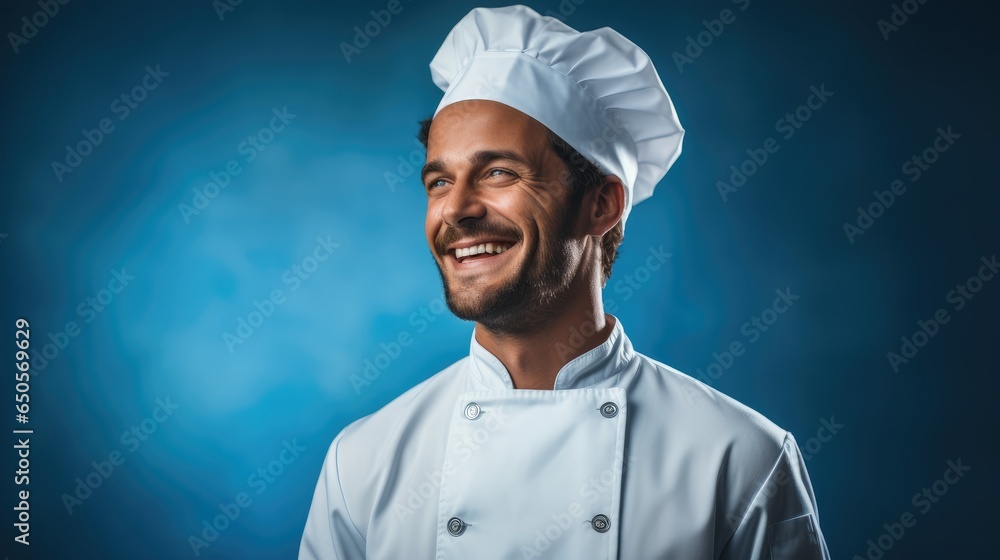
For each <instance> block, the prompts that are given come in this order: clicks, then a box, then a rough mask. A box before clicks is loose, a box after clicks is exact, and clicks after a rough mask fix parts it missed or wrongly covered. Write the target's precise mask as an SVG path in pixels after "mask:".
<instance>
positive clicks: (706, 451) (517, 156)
mask: <svg viewBox="0 0 1000 560" xmlns="http://www.w3.org/2000/svg"><path fill="white" fill-rule="evenodd" d="M430 66H431V74H432V76H433V79H434V82H435V83H436V84H437V85H438V86H439V87H440V88H441V89H442V90H443V91H444V97H443V98H442V100H441V102H440V104H439V105H438V107H437V110H436V111H435V113H434V115H433V117H432V118H431V119H428V120H427V121H425V122H424V123H423V128H422V131H421V140H422V141H424V142H425V143H426V145H427V163H426V165H425V166H424V168H423V170H422V178H423V184H424V187H425V190H426V193H427V216H426V228H425V229H426V236H427V241H428V244H429V246H430V249H431V254H432V255H433V257H434V259H435V261H436V263H437V266H438V268H439V270H440V273H441V278H442V281H443V284H444V291H445V296H446V301H447V304H448V307H449V309H450V310H451V311H452V312H453V313H454V314H455V315H456V316H458V317H460V318H463V319H467V320H470V321H474V322H475V328H474V330H473V334H472V340H471V343H470V349H469V355H468V356H466V357H464V358H462V359H460V360H459V361H457V362H455V363H454V364H453V365H451V366H450V367H448V368H447V369H445V370H444V371H441V372H439V373H437V374H435V375H433V376H430V377H429V378H428V379H427V380H426V381H424V382H422V383H420V384H419V385H417V386H416V387H414V388H412V389H410V390H409V391H407V392H406V393H404V394H403V395H401V396H400V397H398V398H396V399H395V400H394V401H392V402H390V403H389V404H387V405H386V406H385V407H383V408H382V409H381V410H379V411H378V412H375V413H374V414H372V415H370V416H367V417H365V418H362V419H360V420H357V421H356V422H354V423H352V424H350V425H349V426H347V427H346V428H344V430H343V431H341V432H340V434H339V435H337V437H336V438H335V439H334V440H333V443H332V445H331V446H330V450H329V453H328V454H327V456H326V460H325V462H324V463H323V467H322V470H321V472H320V475H319V481H318V483H317V485H316V491H315V495H314V497H313V502H312V507H311V509H310V511H309V515H308V518H307V520H306V525H305V531H304V534H303V536H302V542H301V547H300V552H299V557H300V558H303V559H313V558H317V559H319V558H322V559H334V558H336V559H340V560H355V559H362V558H367V559H393V560H400V559H406V560H432V559H434V560H445V559H448V560H451V559H455V560H468V559H477V560H489V559H498V560H499V559H521V558H558V559H568V560H590V559H594V560H596V559H602V560H608V559H610V560H613V559H621V560H645V559H677V560H715V559H725V560H735V559H775V560H778V559H788V560H791V559H794V560H812V559H826V558H829V553H828V551H827V548H826V544H825V541H824V539H823V534H822V532H821V530H820V526H819V516H818V511H817V507H816V500H815V497H814V496H813V491H812V486H811V484H810V481H809V476H808V474H807V473H806V468H805V465H804V463H803V459H802V455H801V453H800V452H799V448H798V445H797V444H796V441H795V439H794V438H793V437H792V435H791V434H790V433H789V432H787V431H785V430H783V429H781V428H779V427H778V426H776V425H775V424H773V423H772V422H770V421H769V420H768V419H766V418H764V417H763V416H762V415H761V414H759V413H757V412H755V411H754V410H751V409H750V408H748V407H746V406H744V405H742V404H740V403H739V402H736V401H735V400H733V399H731V398H729V397H727V396H725V395H723V394H721V393H719V392H718V391H716V390H714V389H712V388H710V387H707V386H706V385H704V384H702V383H700V382H698V381H697V380H694V379H692V378H691V377H689V376H687V375H685V374H683V373H681V372H679V371H677V370H675V369H673V368H671V367H669V366H666V365H664V364H662V363H660V362H657V361H655V360H653V359H651V358H648V357H646V356H644V355H642V354H640V353H638V352H636V351H635V349H633V347H632V344H631V342H629V338H628V336H626V333H625V327H624V325H622V323H621V321H619V320H618V319H617V318H616V317H614V316H613V315H610V314H607V313H605V312H604V309H603V305H602V299H601V288H602V287H603V286H604V285H605V283H606V282H607V279H608V277H609V275H610V273H611V266H612V264H613V262H614V256H615V252H616V251H617V247H618V243H619V242H620V241H621V239H622V235H623V232H624V226H625V223H626V220H627V218H628V215H629V212H630V210H631V207H632V205H633V204H636V203H638V202H640V201H642V200H643V199H645V198H647V197H649V196H650V195H651V194H652V192H653V188H654V187H655V186H656V184H657V182H659V180H660V179H661V178H663V176H664V175H665V174H666V172H667V169H668V168H669V167H670V166H671V164H672V163H673V162H674V160H675V159H676V158H677V156H678V155H679V154H680V151H681V139H682V137H683V134H684V130H683V129H682V128H681V126H680V123H679V122H678V119H677V115H676V113H675V111H674V108H673V105H672V103H671V100H670V97H669V96H668V95H667V92H666V90H665V89H664V87H663V84H662V83H661V81H660V79H659V76H658V75H657V73H656V71H655V69H654V68H653V65H652V63H651V61H650V59H649V57H648V56H647V55H646V54H645V53H644V52H643V51H642V50H641V49H639V47H637V46H636V45H634V44H633V43H631V42H630V41H629V40H628V39H626V38H625V37H623V36H622V35H620V34H618V33H617V32H615V31H613V30H611V29H609V28H602V29H598V30H595V31H588V32H582V33H581V32H577V31H576V30H574V29H572V28H570V27H568V26H566V25H565V24H563V23H562V22H560V21H559V20H557V19H554V18H551V17H543V16H540V15H539V14H538V13H536V12H534V11H533V10H531V9H529V8H527V7H525V6H510V7H505V8H496V9H483V8H478V9H475V10H472V11H471V12H470V13H469V14H468V15H467V16H466V17H465V18H463V19H462V20H461V21H460V22H459V23H458V25H456V26H455V28H454V29H453V30H452V31H451V33H450V34H449V35H448V37H447V38H446V39H445V41H444V44H443V45H442V46H441V48H440V49H439V50H438V52H437V54H436V56H435V57H434V59H433V60H432V61H431V65H430Z"/></svg>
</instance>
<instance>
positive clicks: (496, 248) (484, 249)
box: [455, 242, 510, 259]
mask: <svg viewBox="0 0 1000 560" xmlns="http://www.w3.org/2000/svg"><path fill="white" fill-rule="evenodd" d="M507 249H510V246H508V245H501V244H500V243H493V242H490V243H480V244H479V245H473V246H472V247H465V248H461V249H455V258H457V259H464V258H465V257H471V256H474V255H480V254H483V253H489V254H492V255H499V254H500V253H503V252H504V251H506V250H507Z"/></svg>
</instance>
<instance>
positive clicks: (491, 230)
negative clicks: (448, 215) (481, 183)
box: [434, 222, 522, 255]
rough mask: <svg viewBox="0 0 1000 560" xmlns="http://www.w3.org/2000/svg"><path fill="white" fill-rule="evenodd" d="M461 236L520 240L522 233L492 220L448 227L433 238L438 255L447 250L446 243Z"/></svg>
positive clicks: (453, 241) (449, 243)
mask: <svg viewBox="0 0 1000 560" xmlns="http://www.w3.org/2000/svg"><path fill="white" fill-rule="evenodd" d="M463 237H499V238H502V239H513V240H515V241H517V242H520V241H521V239H522V235H521V232H520V230H517V229H515V228H513V227H507V226H503V225H500V224H495V223H492V222H470V223H469V224H468V225H465V226H462V227H458V228H454V227H448V228H447V229H445V230H444V231H442V232H441V233H439V234H438V236H437V238H436V239H434V249H435V250H436V251H437V253H438V254H439V255H444V254H445V253H447V252H448V245H451V244H452V243H455V242H457V241H458V240H460V239H462V238H463Z"/></svg>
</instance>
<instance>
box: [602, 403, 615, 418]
mask: <svg viewBox="0 0 1000 560" xmlns="http://www.w3.org/2000/svg"><path fill="white" fill-rule="evenodd" d="M601 416H604V417H605V418H614V417H615V416H618V405H617V404H615V403H613V402H606V403H604V404H602V405H601Z"/></svg>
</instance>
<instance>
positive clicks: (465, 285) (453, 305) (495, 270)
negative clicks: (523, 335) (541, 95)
mask: <svg viewBox="0 0 1000 560" xmlns="http://www.w3.org/2000/svg"><path fill="white" fill-rule="evenodd" d="M427 144H428V147H427V162H428V163H427V165H426V166H425V167H424V177H423V182H424V186H425V188H426V190H427V221H426V233H427V241H428V243H429V244H430V247H431V253H432V254H433V255H434V260H435V261H436V262H437V265H438V269H439V271H440V272H441V279H442V281H443V283H444V288H445V296H446V300H447V302H448V307H449V308H450V309H451V311H452V313H454V314H455V315H456V316H458V317H460V318H463V319H468V320H472V321H476V322H478V323H480V324H482V325H484V326H485V327H487V328H489V329H490V330H494V331H497V332H508V333H516V332H527V331H530V330H533V329H536V328H538V327H540V326H542V325H543V324H544V323H545V322H546V319H547V318H548V317H550V316H551V315H553V314H554V313H556V312H558V311H559V310H560V309H561V308H562V307H563V304H564V303H565V302H566V300H567V297H568V290H569V287H570V284H571V283H572V280H573V278H574V277H575V276H576V274H577V272H578V269H579V268H580V263H581V260H582V247H583V241H582V238H583V236H577V235H575V229H576V227H575V226H576V224H575V221H576V220H575V219H574V218H575V216H577V215H578V212H577V211H576V210H578V208H573V207H571V206H570V204H574V205H575V206H577V207H578V206H579V200H574V198H573V197H572V196H570V188H569V182H568V175H567V174H566V166H565V165H564V164H563V162H562V160H561V159H560V158H559V156H558V155H557V154H556V153H555V152H554V151H553V150H552V148H551V146H550V145H549V140H548V136H547V130H546V129H545V127H544V126H543V125H542V124H540V123H539V122H538V121H536V120H534V119H532V118H531V117H528V116H527V115H525V114H523V113H521V112H520V111H517V110H515V109H512V108H510V107H508V106H506V105H503V104H501V103H496V102H492V101H479V100H474V101H473V100H470V101H462V102H459V103H454V104H452V105H449V106H447V107H445V108H444V109H442V110H441V112H440V113H438V115H437V116H436V117H435V118H434V121H433V124H432V125H431V129H430V135H429V137H428V142H427ZM479 247H483V248H484V249H485V252H483V251H482V250H480V249H479ZM467 252H469V253H473V254H470V255H467V254H466V253H467ZM477 252H478V254H476V253H477Z"/></svg>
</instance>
